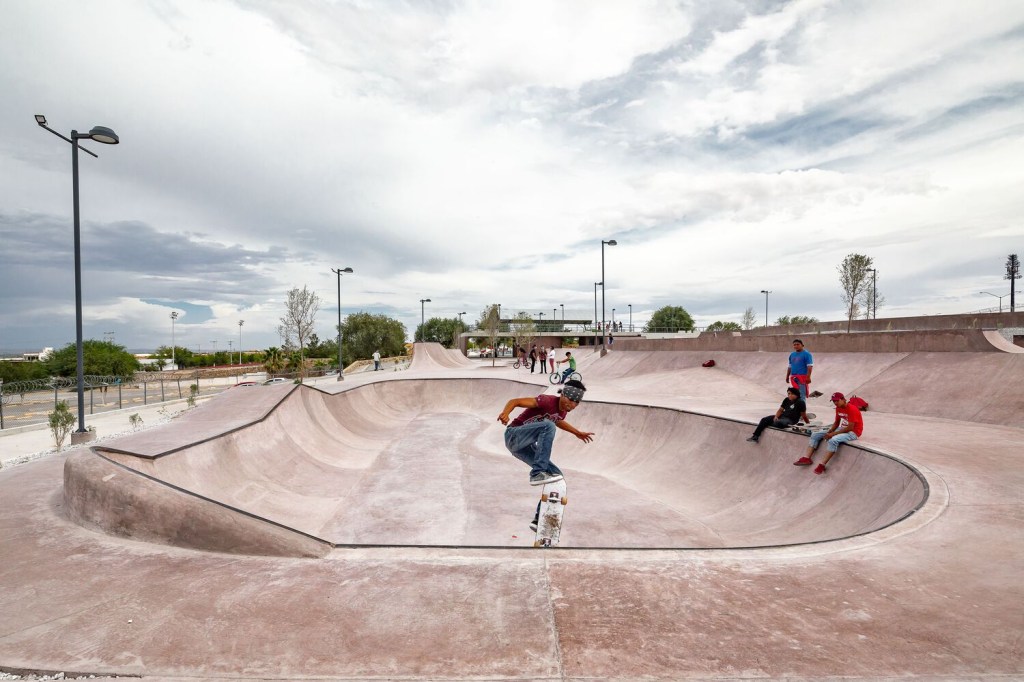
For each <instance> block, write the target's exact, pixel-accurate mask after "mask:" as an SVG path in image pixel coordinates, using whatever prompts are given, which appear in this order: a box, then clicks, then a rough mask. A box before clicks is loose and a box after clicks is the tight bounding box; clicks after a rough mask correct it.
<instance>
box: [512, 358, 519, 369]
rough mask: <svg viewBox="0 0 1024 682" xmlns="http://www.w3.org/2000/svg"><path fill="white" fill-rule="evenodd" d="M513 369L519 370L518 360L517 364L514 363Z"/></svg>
mask: <svg viewBox="0 0 1024 682" xmlns="http://www.w3.org/2000/svg"><path fill="white" fill-rule="evenodd" d="M512 369H519V361H518V360H516V361H515V362H513V363H512Z"/></svg>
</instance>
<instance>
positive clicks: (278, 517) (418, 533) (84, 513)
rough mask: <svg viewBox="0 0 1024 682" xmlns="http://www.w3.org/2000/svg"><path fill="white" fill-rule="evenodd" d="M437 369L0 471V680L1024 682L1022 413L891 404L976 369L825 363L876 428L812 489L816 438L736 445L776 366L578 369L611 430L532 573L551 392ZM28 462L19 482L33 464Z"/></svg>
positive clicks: (947, 358)
mask: <svg viewBox="0 0 1024 682" xmlns="http://www.w3.org/2000/svg"><path fill="white" fill-rule="evenodd" d="M420 350H421V349H417V353H420ZM422 350H423V351H424V352H423V353H422V354H420V356H419V358H418V360H414V364H413V369H410V370H409V371H406V372H389V373H376V374H375V373H372V372H371V373H368V374H363V375H359V376H358V377H349V378H347V379H346V381H344V382H326V383H322V384H319V385H316V386H312V387H298V388H296V387H293V386H288V385H286V386H268V387H260V388H256V389H232V390H229V391H227V392H225V393H224V394H223V396H221V397H219V398H217V399H214V400H212V401H210V402H209V403H208V404H206V405H204V406H202V407H200V408H198V409H197V410H195V411H192V412H191V413H190V414H188V415H187V416H184V417H181V418H178V419H175V420H173V421H171V422H170V423H169V424H165V425H160V426H157V427H155V428H152V429H147V430H146V431H143V432H140V433H137V434H130V435H126V436H124V437H121V438H118V439H115V440H109V441H104V442H102V443H98V444H94V447H93V448H91V449H78V450H76V451H74V452H72V453H70V454H69V453H61V454H55V455H52V456H46V457H42V458H39V459H37V460H35V461H31V462H28V463H25V464H21V465H18V466H7V467H5V468H4V469H2V470H0V585H2V586H3V589H2V590H0V670H7V671H17V670H34V671H46V672H52V671H66V672H69V673H87V674H97V675H113V674H116V675H134V676H142V677H143V678H145V679H154V680H155V679H182V680H184V679H192V680H194V679H233V680H239V679H313V678H316V679H353V680H354V679H406V680H408V679H415V680H419V679H460V680H461V679H472V680H585V679H623V680H624V679H637V678H648V679H701V680H725V679H763V678H774V679H790V680H805V679H806V680H809V679H865V680H868V679H870V680H889V679H907V678H911V679H927V680H982V679H985V680H992V679H1007V680H1009V679H1022V678H1024V656H1022V641H1024V637H1022V636H1024V609H1022V608H1021V604H1022V603H1024V599H1022V597H1024V587H1022V582H1021V580H1020V575H1021V574H1022V568H1024V542H1022V541H1024V508H1022V505H1021V496H1020V490H1021V489H1022V484H1024V466H1022V465H1021V462H1020V456H1019V449H1020V448H1019V442H1020V437H1021V435H1022V423H1021V419H1020V417H1021V412H1020V411H1017V412H1016V418H1012V417H1013V415H1014V411H1013V408H1012V405H1015V404H1017V403H1015V402H1014V401H1017V400H1019V399H1020V398H1019V397H1017V396H1015V395H1013V394H1012V393H1011V394H1000V395H1001V396H1003V397H1002V400H1003V403H1002V406H1003V407H1002V409H1003V411H1005V410H1006V409H1007V408H1006V405H1007V404H1009V405H1010V406H1011V407H1010V416H1011V418H1008V419H1003V420H1002V421H1003V423H995V424H993V423H983V422H981V421H979V420H978V416H977V415H975V412H974V410H975V405H976V404H977V402H978V400H980V399H985V400H988V398H987V396H981V395H975V394H974V393H973V392H972V391H969V390H968V391H966V392H961V391H947V392H946V396H947V400H946V401H945V402H944V403H943V404H942V409H943V410H953V412H954V414H955V413H956V412H955V407H956V406H957V405H960V406H961V409H960V414H962V415H964V414H972V415H975V416H974V417H972V418H971V420H966V419H954V418H951V417H950V416H947V415H948V412H944V413H943V415H944V416H934V412H935V411H934V410H933V409H932V408H931V407H930V406H929V405H930V404H931V403H932V402H934V397H933V396H931V395H919V393H918V391H919V384H918V383H917V382H915V383H914V384H913V385H911V384H910V383H908V382H907V381H904V382H903V383H902V384H901V383H900V382H898V381H896V380H895V379H893V377H894V376H895V377H896V378H899V376H900V374H899V371H900V369H899V368H900V367H901V366H906V367H909V368H913V369H914V371H915V372H928V373H929V377H930V376H931V375H932V374H935V375H937V376H939V377H941V376H942V372H943V371H946V372H947V374H948V373H955V372H956V371H957V368H958V367H959V363H961V362H968V363H970V364H971V366H972V367H973V368H974V369H977V368H978V367H984V366H985V365H984V363H985V362H990V361H988V360H984V359H983V358H977V357H975V354H958V353H945V354H942V353H935V354H913V353H911V354H909V355H908V356H907V357H900V358H895V357H893V358H887V359H886V360H885V362H887V363H889V364H887V365H886V366H888V367H891V368H892V370H891V371H890V372H888V375H887V376H879V373H878V372H877V371H875V372H872V371H871V370H870V367H869V365H870V364H871V363H870V362H867V363H866V362H865V354H863V353H857V354H846V355H843V354H835V355H833V356H831V357H830V358H829V360H828V363H827V366H828V370H827V372H826V371H825V368H824V367H822V368H821V371H820V372H816V374H815V378H816V381H818V382H819V384H820V386H819V388H820V389H821V390H823V391H826V392H827V393H828V392H831V390H837V389H838V390H844V391H846V392H847V393H848V394H849V393H852V392H857V393H858V394H860V395H863V396H865V397H867V398H868V400H869V402H872V404H873V405H875V404H878V405H880V406H882V407H884V409H878V410H876V409H872V411H870V412H868V413H867V414H866V415H865V416H866V429H867V430H866V432H865V435H864V438H863V439H862V440H861V441H859V442H858V444H856V445H855V446H853V447H850V446H843V449H842V450H840V454H839V455H838V456H837V457H836V458H835V460H834V462H833V463H832V464H830V466H829V469H828V471H827V472H826V474H825V475H823V476H815V475H814V474H813V473H811V472H810V471H809V470H807V469H805V468H797V467H793V466H792V465H791V464H790V462H791V461H792V460H794V459H796V457H797V456H799V455H800V454H802V452H801V451H802V450H803V447H804V444H805V440H806V439H805V438H803V437H800V436H797V435H795V434H790V433H786V432H781V431H771V432H768V433H767V434H766V435H765V436H764V437H763V438H762V440H761V443H760V444H758V445H753V444H750V443H747V442H746V441H745V440H744V439H745V438H746V436H747V435H748V434H749V431H750V428H751V424H752V423H753V422H754V421H756V419H758V418H759V417H761V416H763V415H765V414H768V413H769V412H773V411H774V409H775V407H776V406H777V404H778V402H779V401H780V400H781V397H782V391H783V390H784V389H783V388H782V387H781V386H779V385H778V384H779V383H781V376H779V377H775V374H780V372H779V371H778V370H780V369H781V370H782V372H781V374H784V357H785V356H784V355H781V356H780V355H779V354H772V353H731V354H729V353H722V354H717V355H716V356H715V358H716V362H717V367H716V368H714V369H704V368H701V367H700V366H699V362H698V360H699V359H700V358H698V357H691V356H688V355H686V353H685V352H678V353H672V354H664V355H650V354H649V353H647V354H644V353H643V352H636V353H632V352H627V351H612V352H611V353H609V354H608V355H607V356H605V357H600V356H598V355H597V354H595V353H586V352H583V353H581V354H580V356H581V358H580V370H581V372H582V373H583V375H584V381H585V382H586V383H587V385H588V387H589V388H590V390H589V391H588V393H587V399H586V400H585V401H584V402H583V403H582V404H581V405H580V407H579V408H578V409H577V410H576V411H574V412H573V413H572V414H571V415H570V421H571V422H572V423H574V424H575V425H577V426H578V427H580V428H582V429H585V430H591V431H594V432H595V433H596V436H595V440H594V442H593V443H590V444H583V443H580V442H578V441H575V440H574V439H572V438H571V436H569V435H568V434H564V433H559V435H558V437H557V440H556V445H555V452H556V455H555V461H556V462H558V464H559V465H560V466H561V468H562V469H563V470H564V471H565V472H566V477H567V481H568V486H569V499H570V504H569V506H568V507H567V509H566V520H565V528H564V530H563V536H562V538H563V543H562V547H560V548H559V549H555V550H535V549H532V548H531V547H529V544H530V542H529V535H530V533H529V530H528V529H527V528H526V522H527V521H528V520H529V515H530V512H531V511H532V505H533V500H534V499H535V495H536V489H535V488H530V487H529V486H528V485H527V484H526V469H525V467H524V466H523V465H522V464H520V463H518V462H517V461H515V460H513V459H512V458H511V457H510V456H509V455H507V454H505V453H504V452H503V447H502V444H501V433H502V429H501V427H500V425H498V424H497V423H496V422H495V421H494V418H495V417H496V416H497V414H498V412H499V411H500V410H501V407H502V406H503V404H504V401H505V400H507V399H509V398H511V397H517V396H520V395H536V394H537V393H540V392H544V391H548V392H550V391H552V390H553V387H551V386H550V384H548V382H547V380H546V376H544V375H535V376H531V375H530V374H529V372H524V371H523V370H513V369H512V368H511V367H509V366H508V365H507V362H502V361H499V362H498V363H497V364H498V366H497V367H493V368H492V367H491V363H490V361H486V362H479V363H468V364H463V363H460V362H457V360H456V359H454V358H451V357H447V356H446V355H444V354H443V353H442V354H439V352H438V349H436V348H422ZM991 355H992V356H993V358H995V359H998V360H999V362H1001V363H1002V364H1000V365H999V367H1000V370H999V371H1000V373H1001V374H1000V376H999V377H997V378H993V377H987V376H986V377H984V381H985V382H988V383H986V386H990V391H989V394H987V395H991V390H995V388H994V387H995V386H997V385H1001V384H1003V383H1005V384H1007V385H1017V386H1019V385H1020V381H1021V379H1024V369H1022V368H1024V365H1022V364H1021V363H1020V362H1013V363H1008V362H1006V361H1005V357H1008V355H1003V354H1000V353H993V354H991ZM777 356H778V357H777ZM967 356H970V357H967ZM431 357H432V358H433V361H432V362H431V361H424V358H431ZM780 357H781V360H780ZM878 360H879V361H881V360H882V359H881V358H878ZM780 361H781V362H782V363H783V364H782V365H781V366H778V363H779V362H780ZM890 361H891V362H890ZM993 361H995V360H993ZM875 364H876V365H877V364H878V363H875ZM908 371H909V370H908ZM907 376H911V374H908V375H907ZM929 381H933V380H932V379H930V378H929ZM925 383H927V382H925ZM874 386H878V387H879V388H873V387H874ZM883 386H884V395H883V388H882V387H883ZM863 389H866V390H863ZM998 407H999V406H998V405H995V406H993V407H992V409H993V410H995V409H997V408H998ZM811 410H812V411H814V412H817V413H818V414H819V416H824V417H825V420H826V421H827V420H828V415H829V412H830V407H829V405H828V403H827V402H824V401H823V400H818V401H812V402H811ZM125 419H126V417H125ZM144 419H145V417H144ZM146 421H147V423H149V420H146ZM101 435H102V434H101ZM15 438H17V437H16V436H5V437H2V438H0V452H2V453H3V457H2V459H8V460H9V459H10V457H9V455H11V454H15V452H14V451H15V448H18V447H34V446H33V445H31V444H29V445H26V443H27V441H24V442H19V441H16V440H15ZM819 457H820V456H819ZM65 486H67V490H68V491H69V493H68V494H67V495H65V489H66V488H65ZM73 518H74V519H76V520H77V522H76V521H73V520H72V519H73ZM83 524H84V525H83ZM196 547H201V548H203V549H196Z"/></svg>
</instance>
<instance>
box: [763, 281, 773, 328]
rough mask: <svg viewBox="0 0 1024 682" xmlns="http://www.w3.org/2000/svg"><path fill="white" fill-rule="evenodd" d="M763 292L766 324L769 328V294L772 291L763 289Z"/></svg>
mask: <svg viewBox="0 0 1024 682" xmlns="http://www.w3.org/2000/svg"><path fill="white" fill-rule="evenodd" d="M761 293H762V294H764V326H765V329H767V328H768V294H770V293H772V292H770V291H768V290H767V289H761Z"/></svg>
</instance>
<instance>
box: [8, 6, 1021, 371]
mask: <svg viewBox="0 0 1024 682" xmlns="http://www.w3.org/2000/svg"><path fill="white" fill-rule="evenodd" d="M0 93H2V96H0V118H2V128H0V178H2V182H0V352H4V351H10V350H19V349H29V348H37V347H42V346H62V345H64V344H66V343H68V342H71V341H73V340H74V272H73V239H72V228H71V224H72V201H71V195H72V192H71V163H70V157H71V153H70V145H69V144H68V143H66V142H63V141H61V140H60V139H59V138H57V137H55V136H54V135H52V134H50V133H48V132H47V131H46V130H43V129H41V128H39V127H38V126H36V124H35V121H34V119H33V115H34V114H45V115H46V117H47V119H48V122H49V124H50V126H51V127H53V128H54V129H55V130H57V131H59V132H61V133H63V134H64V135H69V134H70V131H71V130H72V129H76V130H79V131H80V132H85V131H87V130H89V129H90V128H91V127H92V126H95V125H102V126H107V127H110V128H112V129H114V130H115V131H116V132H117V134H118V135H119V136H120V139H121V143H120V144H119V145H117V146H107V145H102V144H98V143H95V142H90V143H84V144H83V146H86V147H88V148H90V149H91V150H92V151H94V152H96V153H97V154H99V158H93V157H91V156H88V155H85V154H82V155H81V156H80V177H81V216H82V254H83V259H84V272H83V296H84V307H85V336H86V338H97V339H100V338H104V335H106V336H107V337H108V338H109V336H110V335H111V334H110V333H111V332H112V333H113V338H114V339H115V340H116V341H117V342H118V343H120V344H123V345H126V346H127V347H129V348H132V349H151V348H155V347H156V346H158V345H161V344H169V343H170V335H171V324H170V318H169V315H170V313H171V312H172V311H178V312H179V314H180V317H179V319H178V321H177V323H176V326H175V334H176V341H177V342H178V344H179V345H183V346H187V347H190V348H193V349H196V348H201V349H203V350H206V349H209V348H211V347H212V346H213V344H214V343H216V347H217V348H218V349H224V348H227V346H228V342H229V341H232V342H233V344H234V346H235V347H236V348H237V345H238V320H245V324H244V327H243V329H242V337H243V345H244V346H245V347H246V348H265V347H267V346H270V345H275V344H279V342H280V339H279V337H278V336H277V334H276V328H277V325H278V323H279V318H280V317H281V315H282V314H283V301H284V300H285V298H286V296H287V291H288V290H289V289H291V288H293V287H302V286H308V287H309V288H310V289H312V290H314V291H315V292H317V293H318V294H319V296H320V297H321V299H322V310H321V312H320V315H319V318H318V319H319V328H318V333H319V334H320V336H321V337H329V336H332V335H333V334H334V333H335V332H334V331H333V324H334V321H335V320H336V317H337V279H336V277H335V275H334V274H332V272H331V268H344V267H351V268H353V269H354V270H355V273H354V274H352V275H346V276H345V277H343V279H342V282H341V295H342V302H341V304H342V312H343V314H347V313H349V312H356V311H360V310H363V311H369V312H374V313H384V314H387V315H390V316H392V317H396V318H398V319H400V320H401V321H402V322H403V323H405V325H406V327H407V329H408V331H409V334H410V335H411V334H412V332H413V331H414V329H415V326H416V325H417V324H418V323H419V320H420V299H423V298H429V299H431V302H430V303H428V304H426V315H427V317H428V318H429V317H432V316H446V317H451V316H454V315H456V314H457V313H459V312H462V311H466V312H467V316H466V318H467V319H469V320H475V319H476V318H477V316H478V315H479V313H480V311H481V309H483V307H484V306H485V305H487V304H489V303H501V304H502V306H503V311H506V312H507V311H509V310H511V309H524V310H530V311H534V312H536V311H545V312H546V315H547V316H548V317H550V315H551V311H552V309H555V308H558V309H559V315H560V314H561V313H560V311H561V308H560V306H562V305H564V307H565V308H566V311H567V316H569V317H574V316H584V315H585V316H586V317H588V318H589V317H590V316H592V311H593V302H594V282H596V281H598V280H600V278H601V240H602V239H615V240H617V241H618V245H617V246H615V247H606V249H605V254H604V255H605V271H606V282H607V289H606V292H607V303H606V307H607V309H608V316H609V317H610V315H611V308H613V307H614V308H615V309H616V319H617V320H620V321H621V320H624V319H626V318H627V316H628V313H627V311H628V309H629V308H628V307H629V306H630V305H631V306H632V313H633V321H634V323H642V322H643V321H644V320H645V319H646V318H647V317H648V316H649V315H650V314H651V312H652V311H654V310H656V309H657V308H659V307H661V306H663V305H669V304H671V305H682V306H684V307H685V308H686V309H687V310H688V311H690V313H691V314H692V315H693V316H694V318H695V319H696V320H697V323H698V324H700V325H706V324H709V323H711V322H713V321H715V320H732V321H738V320H739V319H740V317H741V315H742V313H743V311H744V310H745V309H746V308H747V307H753V308H754V310H755V311H756V312H757V315H758V318H759V323H760V322H763V318H764V303H765V300H764V299H765V297H764V295H762V294H761V293H760V291H761V290H762V289H768V290H770V291H771V292H772V293H771V295H770V296H769V317H770V319H772V320H774V319H775V318H777V317H778V316H779V315H814V316H816V317H818V318H820V319H839V318H841V317H842V315H843V312H842V302H841V300H840V288H839V282H838V275H837V271H836V267H837V266H838V264H839V263H840V262H841V261H842V260H843V258H844V257H845V256H846V255H847V254H850V253H863V254H866V255H868V256H871V257H872V258H874V261H875V265H876V267H877V269H878V290H879V293H880V294H881V295H882V296H884V297H885V299H886V304H885V306H884V307H881V308H879V311H878V316H879V317H889V316H902V315H923V314H936V313H959V312H969V311H974V310H979V309H983V308H988V307H992V306H996V305H998V301H997V300H996V299H995V298H994V297H992V296H987V295H982V294H979V292H981V291H986V290H987V291H990V292H993V293H996V294H1003V293H1005V292H1006V291H1008V282H1006V281H1005V280H1003V279H1002V276H1003V274H1004V272H1005V269H1004V265H1005V261H1006V257H1007V255H1008V254H1010V253H1021V254H1022V255H1024V222H1022V217H1021V216H1022V215H1024V190H1022V189H1021V188H1022V187H1024V162H1022V159H1024V106H1022V105H1024V101H1022V100H1024V3H1021V2H1020V1H1019V0H1005V1H1002V0H985V1H984V2H979V3H968V2H963V1H962V0H919V1H917V0H900V1H899V2H891V1H889V0H877V1H865V2H854V1H838V0H836V1H828V0H796V1H793V2H773V1H768V0H763V1H756V0H748V1H745V2H739V1H736V2H729V1H728V0H689V1H680V2H661V1H658V0H630V1H629V2H622V1H619V0H614V1H613V0H606V1H597V0H579V1H566V2H550V1H544V2H534V1H531V0H509V1H507V2H486V1H477V2H460V1H458V0H450V1H448V0H434V1H427V0H424V1H422V2H414V1H409V2H389V1H386V0H379V1H377V0H347V1H346V0H317V1H313V0H288V1H285V0H280V1H272V0H264V1H260V0H253V1H245V2H241V1H238V2H231V1H228V0H202V1H200V0H194V1H183V0H148V1H144V2H143V1H140V0H6V1H5V2H4V3H3V20H2V23H0ZM1022 302H1024V300H1022ZM1003 303H1004V305H1008V304H1009V300H1008V299H1006V300H1004V301H1003Z"/></svg>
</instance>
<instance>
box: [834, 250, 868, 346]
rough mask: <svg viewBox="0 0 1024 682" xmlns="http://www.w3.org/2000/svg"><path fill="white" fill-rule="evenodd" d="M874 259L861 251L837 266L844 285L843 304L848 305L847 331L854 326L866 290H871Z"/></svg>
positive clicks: (841, 284)
mask: <svg viewBox="0 0 1024 682" xmlns="http://www.w3.org/2000/svg"><path fill="white" fill-rule="evenodd" d="M872 262H873V261H872V259H871V258H869V257H868V256H865V255H863V254H860V253H851V254H850V255H848V256H847V257H846V258H844V259H843V262H842V263H841V264H839V266H838V267H837V268H836V269H837V270H838V271H839V285H840V286H841V287H842V290H843V291H842V300H843V305H845V306H846V331H847V333H849V331H850V328H851V327H852V326H853V318H854V317H856V316H857V313H858V312H859V310H860V308H861V304H862V303H863V302H864V295H865V292H867V291H870V289H871V283H870V277H869V275H870V271H871V265H872Z"/></svg>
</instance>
